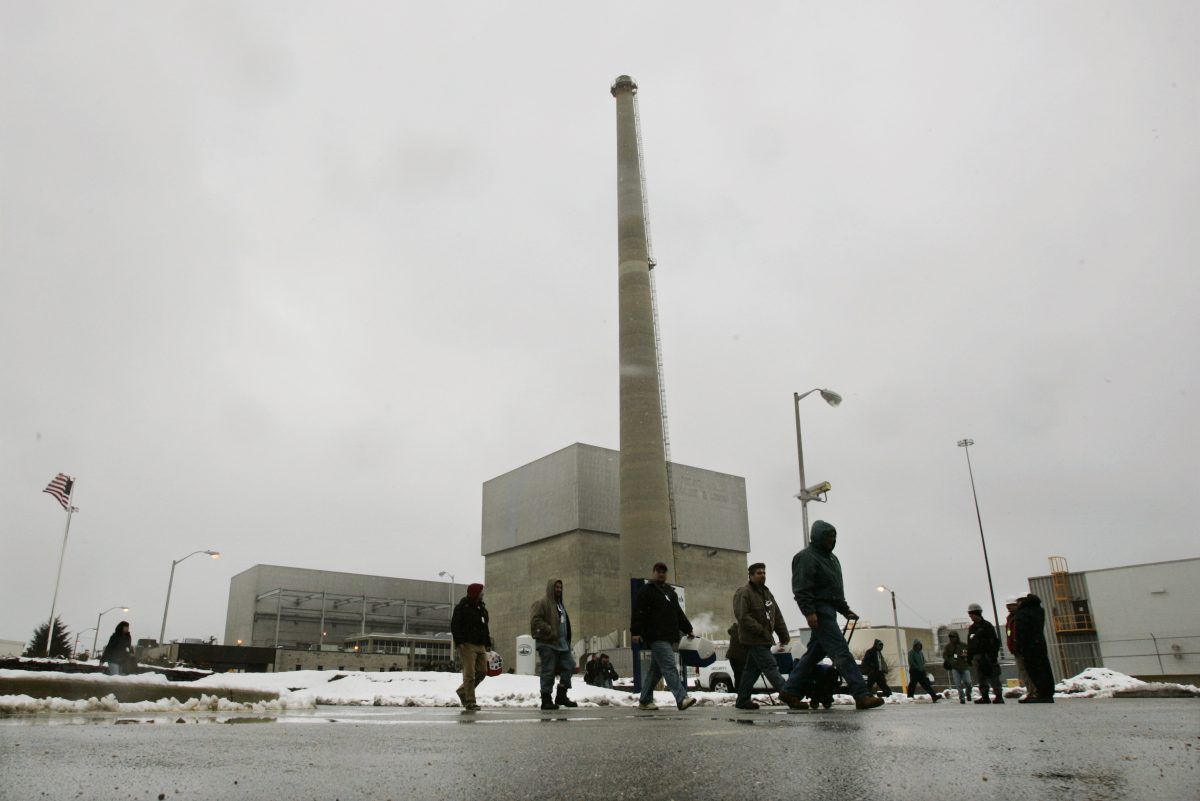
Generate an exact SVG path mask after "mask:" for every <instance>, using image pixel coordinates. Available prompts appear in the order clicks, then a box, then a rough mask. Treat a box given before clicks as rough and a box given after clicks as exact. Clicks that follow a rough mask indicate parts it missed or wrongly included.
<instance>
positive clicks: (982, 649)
mask: <svg viewBox="0 0 1200 801" xmlns="http://www.w3.org/2000/svg"><path fill="white" fill-rule="evenodd" d="M967 655H968V656H970V657H971V658H972V659H973V658H975V657H977V656H986V657H987V658H988V659H990V660H992V662H996V661H997V658H998V657H999V656H1000V638H999V637H997V636H996V627H995V626H993V625H992V624H991V623H989V622H988V621H987V620H984V619H983V618H982V617H980V618H979V622H978V623H972V624H971V628H969V629H967Z"/></svg>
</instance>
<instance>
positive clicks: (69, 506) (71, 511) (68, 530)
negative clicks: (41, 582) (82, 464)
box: [46, 479, 75, 658]
mask: <svg viewBox="0 0 1200 801" xmlns="http://www.w3.org/2000/svg"><path fill="white" fill-rule="evenodd" d="M71 492H72V493H74V492H75V484H74V480H73V479H72V483H71ZM74 513H75V507H74V506H73V505H72V504H71V497H70V496H67V527H66V529H64V530H63V544H62V551H61V552H60V553H59V555H58V578H56V579H55V580H54V600H52V601H51V602H50V624H49V626H48V627H47V628H46V657H47V658H49V657H50V642H51V640H52V639H53V638H54V607H56V606H58V585H59V583H60V582H61V581H62V566H63V558H64V557H65V556H66V555H67V535H68V534H70V533H71V515H73V514H74Z"/></svg>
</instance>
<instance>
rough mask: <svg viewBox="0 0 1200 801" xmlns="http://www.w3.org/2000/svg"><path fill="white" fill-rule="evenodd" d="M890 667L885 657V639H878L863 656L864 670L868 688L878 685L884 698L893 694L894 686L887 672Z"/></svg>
mask: <svg viewBox="0 0 1200 801" xmlns="http://www.w3.org/2000/svg"><path fill="white" fill-rule="evenodd" d="M890 669H891V666H890V665H889V664H888V663H887V660H886V659H884V658H883V640H876V641H875V642H874V643H872V645H871V647H870V648H868V649H867V652H866V653H865V654H863V658H862V672H863V678H865V679H866V681H867V689H868V690H870V689H872V688H874V687H878V688H879V693H880V695H882V696H883V697H884V698H887V697H888V696H889V695H891V694H892V688H891V687H889V686H888V683H887V674H888V671H889V670H890Z"/></svg>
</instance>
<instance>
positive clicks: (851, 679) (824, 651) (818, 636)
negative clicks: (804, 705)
mask: <svg viewBox="0 0 1200 801" xmlns="http://www.w3.org/2000/svg"><path fill="white" fill-rule="evenodd" d="M814 606H815V607H816V612H817V627H816V628H815V629H813V632H812V635H811V636H809V638H808V650H806V651H805V652H804V656H802V657H800V661H798V662H797V663H796V666H795V667H794V668H792V672H791V674H790V675H789V676H788V679H787V683H785V684H784V685H783V689H784V690H786V691H787V692H790V693H793V694H795V695H802V694H803V693H801V692H799V689H800V683H801V682H802V681H804V679H806V678H807V677H808V675H809V674H810V673H811V672H812V669H813V668H814V667H816V665H817V663H818V662H820V661H821V660H822V659H824V658H825V657H827V656H828V657H829V658H830V659H831V660H833V666H834V667H835V668H837V669H838V673H841V674H842V678H843V679H845V681H846V684H847V685H848V686H849V688H850V694H851V695H853V696H854V697H855V698H862V697H863V696H864V695H866V694H867V683H866V682H865V681H863V675H862V671H860V670H859V669H858V663H857V662H855V661H854V656H853V655H852V654H851V653H850V646H848V645H846V638H845V637H843V636H842V630H841V629H840V628H838V623H837V610H836V609H834V608H833V607H832V606H831V605H829V604H827V603H821V602H820V601H818V602H817V603H816V604H814Z"/></svg>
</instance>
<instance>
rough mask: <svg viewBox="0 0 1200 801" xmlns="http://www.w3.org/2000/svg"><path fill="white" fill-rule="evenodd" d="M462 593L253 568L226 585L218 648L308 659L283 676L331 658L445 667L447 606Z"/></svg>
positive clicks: (444, 585) (441, 586)
mask: <svg viewBox="0 0 1200 801" xmlns="http://www.w3.org/2000/svg"><path fill="white" fill-rule="evenodd" d="M465 593H466V585H465V584H463V583H458V584H455V585H451V584H450V583H448V582H442V581H425V580H421V579H406V578H393V577H390V576H370V575H363V574H359V573H339V572H336V571H332V570H309V569H305V568H298V567H281V566H279V565H255V566H254V567H251V568H249V569H248V570H244V571H242V572H241V573H238V574H237V575H236V576H234V577H233V578H232V579H231V580H230V582H229V606H228V608H227V610H226V613H225V639H224V644H225V645H242V646H248V647H271V648H282V649H288V650H290V651H300V652H304V651H311V652H313V654H312V656H310V657H303V658H301V657H298V656H294V655H290V656H289V657H288V659H287V660H286V662H287V667H286V669H289V670H291V669H296V667H295V665H297V664H303V665H304V666H305V668H312V669H315V667H316V666H317V665H318V664H321V665H324V664H325V662H327V661H329V660H328V659H325V658H322V657H320V654H321V653H323V652H337V651H344V652H349V653H354V652H359V653H368V652H369V653H371V654H377V655H378V656H379V658H378V659H375V660H373V661H371V665H372V666H373V667H378V666H380V665H383V664H384V663H385V662H386V663H387V665H388V666H390V665H391V664H392V663H395V664H396V665H397V666H398V667H399V668H402V669H422V668H427V667H435V666H439V665H445V664H446V663H448V662H450V661H452V659H453V655H452V653H451V641H450V636H449V631H450V610H451V608H452V607H451V603H452V602H453V603H457V602H458V600H459V599H460V598H461V597H462V596H463V595H464V594H465ZM331 658H332V657H331ZM334 662H336V659H335V660H334ZM334 662H330V664H331V665H332V664H334ZM376 662H378V663H379V665H376V664H375V663H376ZM310 663H311V664H310ZM281 667H282V666H281Z"/></svg>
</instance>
